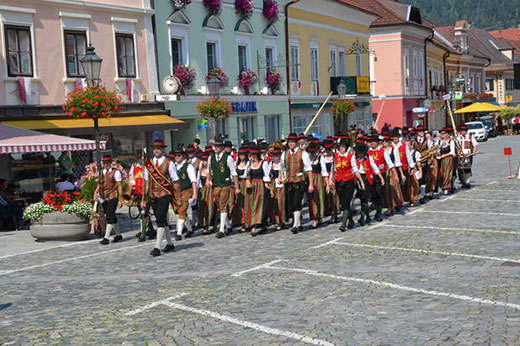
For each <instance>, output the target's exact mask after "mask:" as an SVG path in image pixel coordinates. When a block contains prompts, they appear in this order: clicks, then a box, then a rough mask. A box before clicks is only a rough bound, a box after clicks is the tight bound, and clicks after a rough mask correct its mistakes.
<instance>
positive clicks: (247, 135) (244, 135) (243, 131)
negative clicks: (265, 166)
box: [237, 117, 255, 141]
mask: <svg viewBox="0 0 520 346" xmlns="http://www.w3.org/2000/svg"><path fill="white" fill-rule="evenodd" d="M237 121H238V138H239V139H240V140H241V141H243V140H246V139H247V140H248V141H252V140H253V139H255V131H254V126H253V121H254V120H253V117H239V118H237Z"/></svg>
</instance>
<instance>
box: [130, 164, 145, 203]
mask: <svg viewBox="0 0 520 346" xmlns="http://www.w3.org/2000/svg"><path fill="white" fill-rule="evenodd" d="M132 170H133V174H134V180H135V187H134V188H135V193H136V194H138V195H142V194H143V179H144V178H143V166H141V165H140V164H138V163H134V164H133V166H132Z"/></svg>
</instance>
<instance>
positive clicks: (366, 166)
mask: <svg viewBox="0 0 520 346" xmlns="http://www.w3.org/2000/svg"><path fill="white" fill-rule="evenodd" d="M356 162H357V164H358V167H361V166H363V170H364V171H365V176H366V177H367V180H368V183H369V184H370V185H372V184H373V183H374V170H373V169H372V165H371V164H370V156H367V157H366V158H365V159H364V160H359V159H357V158H356Z"/></svg>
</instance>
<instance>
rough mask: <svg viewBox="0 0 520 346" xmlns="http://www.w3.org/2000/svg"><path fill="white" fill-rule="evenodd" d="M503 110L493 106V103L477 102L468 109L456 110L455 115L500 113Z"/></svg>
mask: <svg viewBox="0 0 520 346" xmlns="http://www.w3.org/2000/svg"><path fill="white" fill-rule="evenodd" d="M501 109H502V107H500V106H495V105H492V104H491V103H487V102H477V103H473V104H471V105H469V106H467V107H464V108H461V109H459V110H456V111H455V113H456V114H463V113H478V112H499V111H500V110H501Z"/></svg>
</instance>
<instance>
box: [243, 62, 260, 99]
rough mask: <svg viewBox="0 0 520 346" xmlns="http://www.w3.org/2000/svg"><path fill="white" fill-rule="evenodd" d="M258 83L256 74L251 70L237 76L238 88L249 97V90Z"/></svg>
mask: <svg viewBox="0 0 520 346" xmlns="http://www.w3.org/2000/svg"><path fill="white" fill-rule="evenodd" d="M257 81H258V74H256V72H255V71H253V70H251V69H249V68H248V69H245V70H244V71H242V72H241V73H240V75H239V76H238V86H239V87H240V88H242V89H244V93H245V94H246V95H249V88H251V87H252V86H253V85H255V84H256V82H257Z"/></svg>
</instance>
